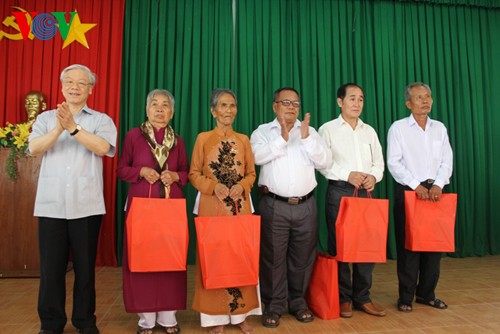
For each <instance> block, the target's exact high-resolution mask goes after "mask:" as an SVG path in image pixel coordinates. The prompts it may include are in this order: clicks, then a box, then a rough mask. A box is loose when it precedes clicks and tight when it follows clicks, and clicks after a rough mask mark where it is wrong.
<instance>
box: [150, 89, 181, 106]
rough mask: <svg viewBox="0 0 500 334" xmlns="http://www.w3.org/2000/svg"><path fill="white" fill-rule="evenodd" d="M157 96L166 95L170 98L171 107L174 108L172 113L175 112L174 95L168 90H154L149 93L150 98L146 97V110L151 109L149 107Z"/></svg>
mask: <svg viewBox="0 0 500 334" xmlns="http://www.w3.org/2000/svg"><path fill="white" fill-rule="evenodd" d="M156 95H164V96H166V97H168V99H169V100H170V107H171V108H172V111H173V110H174V105H175V99H174V96H173V95H172V93H170V92H169V91H168V90H166V89H158V88H157V89H153V90H152V91H150V92H149V94H148V97H146V108H149V105H150V104H151V102H152V101H153V99H154V97H155V96H156Z"/></svg>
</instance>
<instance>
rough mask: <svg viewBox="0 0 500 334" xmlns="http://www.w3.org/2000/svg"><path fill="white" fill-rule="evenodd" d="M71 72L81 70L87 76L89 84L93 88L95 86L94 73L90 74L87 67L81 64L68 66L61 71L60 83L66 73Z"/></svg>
mask: <svg viewBox="0 0 500 334" xmlns="http://www.w3.org/2000/svg"><path fill="white" fill-rule="evenodd" d="M71 70H82V71H84V72H86V73H87V74H88V76H89V83H90V84H91V85H92V86H94V85H95V82H96V75H95V73H94V72H92V71H91V70H90V68H88V67H87V66H85V65H81V64H73V65H69V66H68V67H66V68H65V69H64V70H62V72H61V76H60V77H59V79H60V80H61V81H63V78H64V75H66V73H67V72H69V71H71Z"/></svg>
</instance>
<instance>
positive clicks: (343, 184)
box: [328, 180, 354, 188]
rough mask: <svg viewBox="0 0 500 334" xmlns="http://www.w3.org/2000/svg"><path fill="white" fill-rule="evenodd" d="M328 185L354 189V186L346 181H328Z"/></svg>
mask: <svg viewBox="0 0 500 334" xmlns="http://www.w3.org/2000/svg"><path fill="white" fill-rule="evenodd" d="M328 184H331V185H333V186H337V187H340V188H354V186H353V185H352V184H350V183H349V182H345V181H338V180H328Z"/></svg>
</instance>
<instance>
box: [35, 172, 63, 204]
mask: <svg viewBox="0 0 500 334" xmlns="http://www.w3.org/2000/svg"><path fill="white" fill-rule="evenodd" d="M60 199H61V190H60V181H59V178H57V177H40V179H39V182H38V189H37V202H38V203H43V204H47V203H58V202H59V201H60Z"/></svg>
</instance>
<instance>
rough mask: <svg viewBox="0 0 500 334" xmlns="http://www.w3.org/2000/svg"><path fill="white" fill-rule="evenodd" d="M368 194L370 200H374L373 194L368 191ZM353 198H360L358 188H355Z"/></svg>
mask: <svg viewBox="0 0 500 334" xmlns="http://www.w3.org/2000/svg"><path fill="white" fill-rule="evenodd" d="M366 193H367V194H368V198H372V193H371V192H370V191H368V190H367V191H366ZM352 196H353V197H359V196H358V188H354V192H353V193H352Z"/></svg>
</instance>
